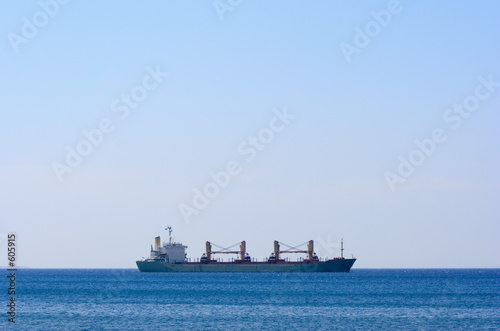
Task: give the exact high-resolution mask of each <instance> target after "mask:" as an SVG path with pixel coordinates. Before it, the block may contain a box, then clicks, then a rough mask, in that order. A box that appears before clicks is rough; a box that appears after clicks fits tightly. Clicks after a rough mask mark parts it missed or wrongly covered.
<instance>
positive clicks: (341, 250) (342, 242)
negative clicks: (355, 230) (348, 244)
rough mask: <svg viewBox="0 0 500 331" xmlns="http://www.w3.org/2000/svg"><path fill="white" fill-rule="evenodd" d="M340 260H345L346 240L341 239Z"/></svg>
mask: <svg viewBox="0 0 500 331" xmlns="http://www.w3.org/2000/svg"><path fill="white" fill-rule="evenodd" d="M340 258H341V259H343V258H344V238H341V239H340Z"/></svg>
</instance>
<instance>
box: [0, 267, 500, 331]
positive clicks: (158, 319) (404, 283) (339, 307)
mask: <svg viewBox="0 0 500 331" xmlns="http://www.w3.org/2000/svg"><path fill="white" fill-rule="evenodd" d="M3 272H4V273H5V274H7V271H5V270H4V271H3ZM3 278H4V280H5V281H4V282H3V283H4V285H3V287H4V289H5V290H2V292H3V293H4V296H3V297H4V299H3V302H4V303H7V300H8V297H9V296H7V288H8V286H9V284H8V279H7V278H5V277H3ZM0 286H1V285H0ZM16 303H17V305H16V319H15V321H16V323H15V325H14V324H13V323H10V322H8V321H7V318H8V315H7V314H6V311H7V309H8V307H6V304H3V305H2V306H3V307H4V308H3V310H4V312H3V314H2V320H1V322H0V329H2V330H4V329H10V328H13V329H19V330H59V329H61V330H80V329H84V330H205V329H206V330H339V329H340V330H342V329H348V330H351V329H367V330H368V329H370V330H387V329H393V330H437V329H442V330H460V329H461V330H465V329H490V330H495V329H497V330H498V329H500V269H450V270H444V269H440V270H436V269H433V270H429V269H426V270H416V269H410V270H392V269H377V270H375V269H353V270H352V271H351V272H350V273H325V274H323V273H322V274H319V273H316V274H314V273H313V274H311V273H309V274H306V273H303V274H298V273H297V274H287V273H269V274H247V273H238V274H229V273H219V274H213V273H179V274H176V273H156V274H147V273H146V274H143V273H140V272H139V271H137V270H132V269H107V270H103V269H70V270H68V269H44V270H40V269H37V270H33V269H22V270H18V271H17V272H16Z"/></svg>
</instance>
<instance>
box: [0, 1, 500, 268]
mask: <svg viewBox="0 0 500 331" xmlns="http://www.w3.org/2000/svg"><path fill="white" fill-rule="evenodd" d="M55 3H56V4H57V5H54V4H55ZM215 3H217V2H215ZM228 3H230V2H229V1H228V0H221V1H220V2H218V4H219V6H220V7H219V12H218V11H217V9H216V8H215V7H214V2H212V1H199V2H187V1H175V2H174V1H169V2H159V1H146V2H141V3H138V2H137V3H135V2H117V1H114V2H106V3H101V2H94V1H90V2H77V1H70V2H68V3H66V4H60V3H58V2H55V0H41V1H40V2H38V1H23V2H22V3H18V2H12V1H0V21H1V25H0V26H1V31H0V36H1V42H0V60H1V61H0V63H1V65H0V95H1V98H0V110H1V115H2V116H1V118H2V121H1V122H0V123H1V130H0V151H1V155H2V156H1V162H0V240H1V247H2V248H0V265H6V263H7V262H6V257H7V251H6V240H5V238H6V234H7V233H10V232H16V233H17V234H18V238H19V239H18V263H19V265H23V266H28V267H33V268H94V267H95V268H106V267H108V268H135V261H136V260H137V259H139V258H141V257H144V256H147V255H148V254H149V248H150V245H151V244H153V238H154V237H155V236H156V235H158V234H160V235H161V236H162V237H163V239H166V232H165V231H164V230H163V229H164V228H165V227H166V226H167V225H171V226H172V227H173V229H174V233H173V235H174V237H175V239H176V240H178V241H182V242H183V243H184V244H186V245H187V246H188V247H189V248H188V254H189V257H191V258H197V257H199V256H200V255H201V254H202V253H203V251H204V248H205V241H207V240H209V241H212V242H214V243H216V244H218V245H221V246H230V245H232V244H235V243H237V242H239V241H241V240H246V242H247V250H248V252H249V253H250V254H251V255H252V256H253V257H256V258H259V259H262V258H264V257H267V256H269V254H270V253H271V251H272V247H273V246H272V245H273V241H274V240H279V241H282V242H285V243H287V244H290V245H296V244H300V243H303V242H306V241H307V240H310V239H313V240H315V243H316V251H317V252H318V255H320V256H322V257H326V256H329V257H333V256H337V255H339V254H340V252H339V245H340V244H339V243H340V238H344V243H345V249H346V251H345V252H346V255H348V256H350V255H351V254H354V256H356V257H357V258H358V261H357V262H356V264H355V265H354V268H412V267H413V268H425V267H429V268H467V267H472V268H476V267H494V268H499V267H500V254H499V252H500V240H499V235H500V222H499V220H500V217H499V216H500V207H499V205H500V204H499V196H500V194H499V193H500V182H499V168H500V157H499V153H498V151H499V150H500V148H499V147H500V146H499V145H500V139H499V138H500V133H499V132H500V131H499V130H498V127H499V125H500V121H499V120H500V115H499V112H498V111H499V105H500V66H499V63H500V62H499V60H498V59H500V19H499V15H500V14H499V13H500V3H498V2H496V1H481V2H454V3H435V2H431V1H401V2H399V4H397V2H393V1H370V2H368V1H365V2H356V3H353V2H349V1H335V2H334V1H315V2H306V1H284V0H281V1H273V2H267V1H241V2H240V3H238V2H237V1H233V2H231V3H233V4H234V6H232V7H230V8H231V10H227V11H225V12H220V10H221V9H220V8H224V6H231V5H228ZM223 4H226V5H223ZM225 8H226V9H227V8H228V7H225ZM391 11H392V12H391ZM377 13H378V14H377ZM386 13H389V14H390V17H388V16H387V15H385V14H386ZM384 15H385V16H384ZM221 17H222V18H223V19H221ZM377 19H378V21H377ZM37 25H38V26H37ZM360 31H361V33H360ZM346 50H349V51H346ZM167 73H168V74H167ZM131 94H132V95H133V96H130V95H131ZM127 95H128V97H127ZM134 95H135V96H134ZM134 100H135V101H134ZM277 114H278V115H277ZM284 114H285V115H284ZM286 114H289V115H286ZM292 114H293V115H292ZM287 116H289V117H288V118H287ZM95 129H99V130H102V131H101V132H102V137H100V136H99V135H98V134H97V135H94V136H93V137H94V138H93V139H97V140H95V142H96V143H95V144H92V141H90V140H89V139H90V138H87V137H86V136H85V134H84V133H83V131H87V132H96V131H92V130H95ZM252 137H255V138H252ZM429 139H434V142H432V143H429ZM416 140H418V141H419V142H420V143H416V142H415V141H416ZM419 144H420V145H422V144H423V147H422V146H420V147H419ZM89 146H90V147H89ZM78 148H80V152H82V154H86V155H83V156H80V159H79V158H78V157H75V156H74V155H73V156H72V157H73V159H72V157H71V156H68V153H73V152H68V150H71V151H77V150H78ZM86 148H87V149H86ZM89 148H90V149H89ZM76 153H78V152H76ZM410 159H412V160H413V161H411V160H410ZM68 160H69V161H71V160H72V161H73V164H69V163H71V162H69V163H68ZM401 160H404V161H401ZM411 162H413V163H414V166H412V165H411ZM406 163H408V164H410V166H408V164H406ZM228 164H229V167H230V168H231V167H232V169H233V170H234V175H230V181H229V182H228V183H222V184H217V183H216V181H215V180H214V179H213V178H212V176H211V173H212V172H213V173H220V172H221V171H223V170H224V171H226V170H225V169H226V168H227V167H228ZM54 165H58V166H57V167H59V168H58V169H59V172H58V171H57V170H56V171H55V170H54ZM64 167H67V168H64ZM408 167H410V169H408ZM411 168H414V169H411ZM61 169H65V170H61ZM57 173H58V174H59V177H60V178H61V179H62V180H59V178H58V175H57ZM389 173H390V175H388V174H389ZM387 176H389V177H390V178H392V179H390V180H389V182H388V180H387V178H388V177H387ZM395 178H396V179H395ZM391 180H392V182H391ZM391 183H392V184H391ZM207 185H208V186H207ZM221 186H223V187H221ZM207 187H208V190H209V193H208V195H210V194H213V198H206V197H205V199H203V198H202V199H198V207H200V208H198V209H196V206H195V203H193V199H195V200H196V199H197V193H196V192H197V191H196V190H200V191H201V192H202V193H203V191H204V189H206V188H207ZM210 189H216V190H218V191H219V192H215V193H214V192H213V191H210ZM207 201H208V202H207ZM201 205H202V206H201ZM182 206H184V217H183V214H182V212H181V209H182ZM186 206H188V209H186ZM189 208H191V209H189ZM186 210H190V212H191V213H190V214H189V213H188V214H189V217H187V218H186ZM193 210H195V211H196V213H192V212H193ZM185 219H189V222H186V221H185ZM293 258H295V257H293Z"/></svg>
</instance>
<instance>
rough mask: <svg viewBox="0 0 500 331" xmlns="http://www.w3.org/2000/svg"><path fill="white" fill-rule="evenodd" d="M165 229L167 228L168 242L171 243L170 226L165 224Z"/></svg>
mask: <svg viewBox="0 0 500 331" xmlns="http://www.w3.org/2000/svg"><path fill="white" fill-rule="evenodd" d="M165 230H168V243H169V244H170V245H172V227H171V226H170V225H167V227H166V228H165Z"/></svg>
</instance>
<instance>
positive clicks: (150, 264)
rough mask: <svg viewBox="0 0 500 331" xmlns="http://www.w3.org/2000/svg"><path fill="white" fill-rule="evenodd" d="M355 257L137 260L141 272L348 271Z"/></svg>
mask: <svg viewBox="0 0 500 331" xmlns="http://www.w3.org/2000/svg"><path fill="white" fill-rule="evenodd" d="M355 261H356V259H338V260H329V261H324V262H309V263H306V262H280V263H269V262H246V263H235V262H210V263H202V262H186V263H178V264H169V263H167V262H160V261H137V262H136V263H137V267H138V268H139V271H141V272H349V271H350V270H351V268H352V266H353V264H354V262H355Z"/></svg>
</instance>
